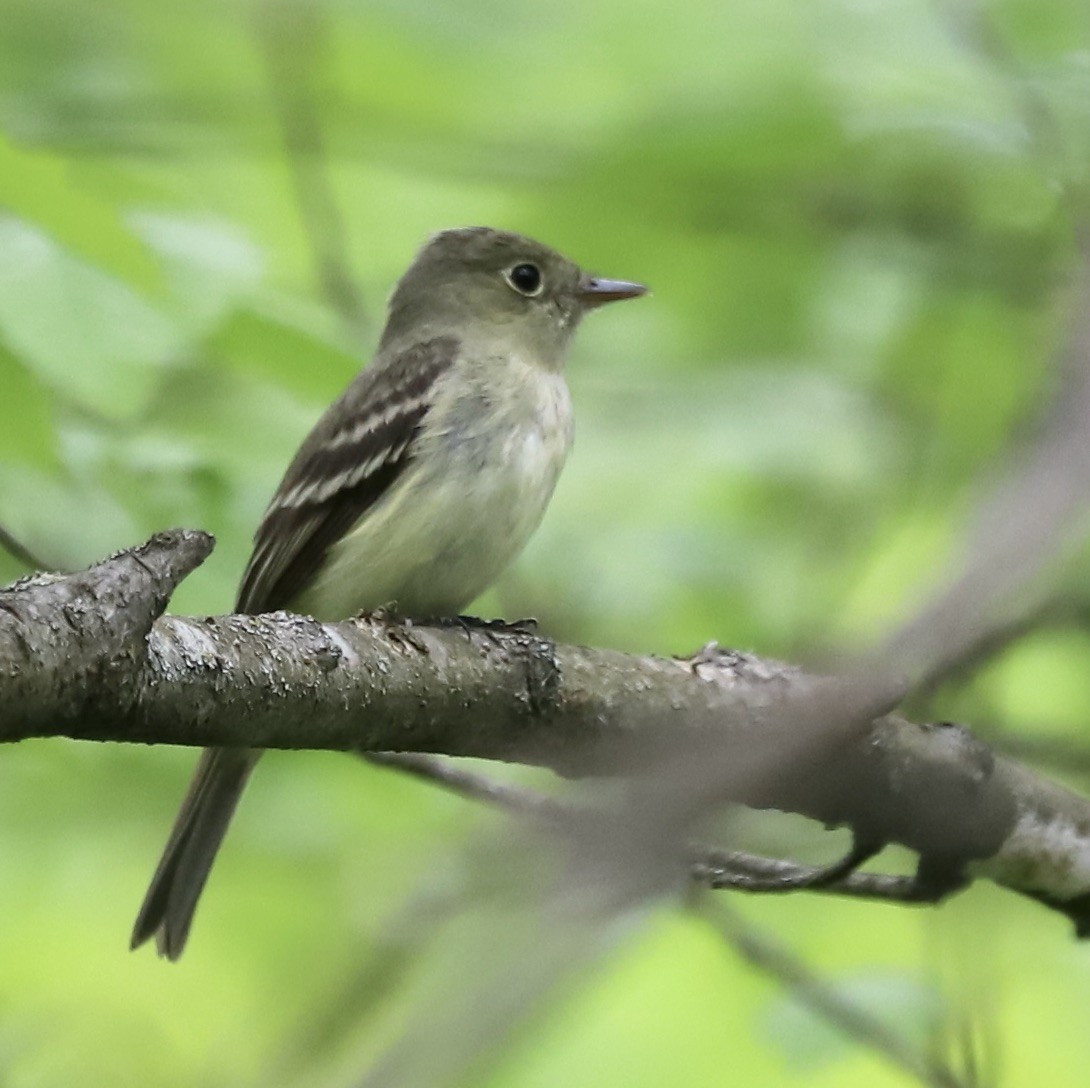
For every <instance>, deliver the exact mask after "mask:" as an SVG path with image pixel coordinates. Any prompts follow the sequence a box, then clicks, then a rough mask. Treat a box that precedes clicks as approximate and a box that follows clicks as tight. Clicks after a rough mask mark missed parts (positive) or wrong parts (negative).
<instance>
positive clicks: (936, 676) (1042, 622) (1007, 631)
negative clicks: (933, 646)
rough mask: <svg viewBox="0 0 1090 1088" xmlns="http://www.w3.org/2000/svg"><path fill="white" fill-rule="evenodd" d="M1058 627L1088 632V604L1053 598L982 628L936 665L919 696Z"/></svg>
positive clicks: (1070, 598) (961, 678)
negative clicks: (1031, 638)
mask: <svg viewBox="0 0 1090 1088" xmlns="http://www.w3.org/2000/svg"><path fill="white" fill-rule="evenodd" d="M1062 627H1078V628H1082V629H1083V630H1090V602H1088V601H1086V600H1085V599H1084V598H1082V597H1073V596H1062V597H1053V598H1050V599H1049V600H1047V601H1045V602H1044V603H1043V604H1041V605H1040V606H1039V607H1038V608H1035V609H1033V610H1032V611H1030V612H1028V613H1026V614H1024V615H1021V616H1015V617H1013V618H1011V619H1009V620H1008V621H1006V622H1005V623H997V624H995V625H994V626H992V627H989V628H986V629H985V630H983V631H981V633H980V635H979V637H978V638H977V639H975V640H970V641H968V642H967V643H966V644H965V645H964V646H962V647H961V652H960V653H957V654H951V655H950V656H949V657H947V658H946V660H944V661H942V662H940V663H939V664H938V665H936V667H935V668H934V669H932V670H931V672H930V673H929V675H928V677H927V681H926V683H925V684H924V685H922V686H921V690H920V694H921V695H923V696H928V695H933V694H934V693H935V692H936V691H937V690H938V689H939V688H940V687H942V686H943V685H944V684H949V683H955V684H956V683H960V682H963V681H965V680H967V679H969V678H970V677H971V676H972V675H973V674H974V673H976V672H977V671H979V670H980V669H982V668H984V667H985V666H986V665H988V664H989V663H990V662H992V661H994V660H995V658H997V657H998V656H999V655H1000V654H1002V653H1003V652H1004V651H1005V650H1006V649H1007V648H1008V647H1009V646H1012V645H1013V644H1014V643H1016V642H1018V641H1020V640H1021V639H1023V638H1025V637H1026V636H1027V635H1031V634H1033V633H1034V632H1035V631H1041V630H1049V629H1053V628H1062Z"/></svg>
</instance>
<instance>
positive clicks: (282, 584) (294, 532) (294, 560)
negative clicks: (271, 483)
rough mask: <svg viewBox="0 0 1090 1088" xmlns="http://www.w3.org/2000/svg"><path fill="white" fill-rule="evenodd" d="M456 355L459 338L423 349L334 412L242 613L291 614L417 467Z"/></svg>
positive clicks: (300, 475) (298, 472)
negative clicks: (439, 382)
mask: <svg viewBox="0 0 1090 1088" xmlns="http://www.w3.org/2000/svg"><path fill="white" fill-rule="evenodd" d="M457 352H458V343H457V341H456V340H454V339H452V338H450V337H438V338H436V339H434V340H428V341H425V342H424V343H421V344H417V345H415V346H414V347H412V348H411V349H409V350H407V351H405V352H403V353H401V354H400V355H399V356H398V357H397V358H395V359H393V360H391V361H390V362H389V363H388V364H387V365H385V366H383V367H381V368H380V369H377V370H372V369H370V368H369V369H367V370H364V371H363V372H362V373H361V374H360V375H359V377H357V378H356V380H355V381H354V382H353V383H352V385H350V386H349V387H348V389H347V390H345V392H344V394H343V395H342V396H341V398H340V399H339V400H338V401H336V403H334V404H333V405H332V406H331V407H330V408H329V409H328V411H327V412H326V413H325V415H324V416H323V417H322V418H321V419H320V420H319V421H318V423H317V424H316V425H315V427H314V430H312V431H311V433H310V434H309V435H308V436H307V439H306V441H304V443H303V445H302V446H301V447H300V449H299V452H298V453H297V454H296V456H295V459H294V460H293V461H292V463H291V465H290V466H289V467H288V470H287V472H286V473H285V474H284V479H283V480H282V481H281V483H280V486H279V488H277V491H276V494H275V495H274V496H273V499H272V502H271V503H270V504H269V509H268V510H267V511H266V513H265V517H264V518H263V519H262V522H261V525H260V526H259V527H258V530H257V533H256V534H255V536H254V550H253V554H252V555H251V557H250V562H249V564H248V565H247V567H246V571H245V573H244V574H243V576H242V583H241V585H240V586H239V591H238V603H237V605H236V611H238V612H250V613H255V612H272V611H275V610H276V609H278V608H287V607H290V605H291V602H292V601H293V600H294V599H295V598H296V597H297V596H298V595H299V593H300V592H301V591H302V590H303V589H304V588H305V587H306V586H307V584H308V583H309V582H310V580H311V579H312V578H313V577H314V574H315V573H316V572H317V570H318V568H319V567H320V566H321V564H322V560H323V559H324V558H325V556H326V553H327V552H328V551H329V549H330V547H331V546H332V545H333V544H334V543H335V542H336V541H337V540H339V539H340V538H341V537H342V536H343V535H344V534H345V533H347V532H348V531H349V530H350V529H351V528H352V526H353V525H354V524H355V523H356V522H357V521H358V520H359V518H360V517H361V516H362V515H363V514H364V512H365V511H366V510H367V509H368V508H369V507H371V506H373V505H374V504H375V503H376V502H377V501H378V500H379V499H380V498H381V497H382V496H383V495H384V494H385V493H386V492H387V490H389V488H390V487H391V485H392V484H393V483H394V481H395V480H396V479H397V478H398V477H399V476H400V475H401V473H402V472H404V471H405V468H406V466H407V465H408V464H409V463H410V462H411V461H412V458H413V448H414V441H413V440H414V438H415V436H416V433H417V431H418V429H419V427H420V424H421V422H422V420H423V418H424V416H425V414H426V413H427V410H428V404H429V403H430V397H429V395H428V394H429V391H430V389H431V387H432V386H433V385H434V383H435V380H436V379H437V378H438V377H439V375H440V374H442V373H443V371H445V370H446V369H447V368H448V367H450V366H451V365H452V364H453V362H454V360H455V357H456V355H457Z"/></svg>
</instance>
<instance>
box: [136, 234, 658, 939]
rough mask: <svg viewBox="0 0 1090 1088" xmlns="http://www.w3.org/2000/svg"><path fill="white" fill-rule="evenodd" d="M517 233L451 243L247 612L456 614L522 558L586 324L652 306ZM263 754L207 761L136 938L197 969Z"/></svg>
mask: <svg viewBox="0 0 1090 1088" xmlns="http://www.w3.org/2000/svg"><path fill="white" fill-rule="evenodd" d="M644 290H645V289H644V288H643V287H641V286H640V285H639V284H634V283H628V282H625V281H616V280H604V279H599V278H594V277H591V276H588V275H586V274H585V273H583V272H581V271H580V269H579V268H578V267H577V266H576V265H574V264H573V263H572V262H571V261H569V260H567V259H566V258H564V257H562V256H561V255H560V254H559V253H557V252H555V251H554V250H552V249H549V248H548V247H547V246H544V245H541V244H540V243H538V242H535V241H532V240H531V239H529V238H524V237H522V236H521V235H518V234H511V233H507V232H504V231H497V230H492V229H490V228H486V227H472V228H465V229H460V230H450V231H444V232H442V233H441V234H437V235H435V236H434V237H433V238H432V239H431V240H430V241H429V242H428V244H427V245H425V246H424V248H423V249H422V250H421V251H420V253H419V254H418V255H417V257H416V259H415V261H414V262H413V264H412V265H411V267H410V268H409V270H408V271H407V272H406V273H405V275H404V276H403V277H402V278H401V280H400V282H399V283H398V285H397V288H396V289H395V291H394V293H393V295H392V297H391V299H390V307H389V314H388V318H387V323H386V328H385V330H384V332H383V334H382V339H381V341H380V343H379V348H378V352H377V354H376V355H375V358H374V360H373V361H372V363H371V364H370V366H368V367H367V368H366V369H364V370H363V371H361V372H360V374H359V375H357V377H356V379H355V380H354V381H353V383H352V384H351V385H350V386H349V387H348V389H347V390H346V391H345V393H344V394H343V395H342V396H341V397H340V399H338V400H337V401H336V402H335V403H334V404H333V405H332V406H331V407H330V408H329V409H328V410H327V411H326V413H325V414H324V415H323V416H322V418H321V419H320V420H319V421H318V423H317V424H316V425H315V427H314V429H313V430H312V431H311V433H310V435H309V436H308V437H307V438H306V440H305V441H304V442H303V445H302V446H301V447H300V449H299V452H298V453H297V454H296V456H295V458H294V460H293V461H292V463H291V465H290V466H289V468H288V470H287V472H286V473H285V475H284V479H283V481H282V482H281V484H280V487H279V488H278V489H277V492H276V494H275V495H274V496H273V499H272V502H271V503H270V505H269V509H268V511H267V512H266V514H265V517H264V519H263V520H262V522H261V525H260V527H259V528H258V531H257V534H256V536H255V540H254V550H253V554H252V556H251V558H250V562H249V564H248V566H247V568H246V572H245V574H244V575H243V578H242V584H241V587H240V589H239V596H238V602H237V611H239V612H250V613H257V612H268V611H273V610H275V609H279V608H288V609H291V610H293V611H297V612H303V613H307V614H309V615H313V616H315V617H317V618H318V619H321V620H339V619H345V618H347V617H349V616H352V615H355V614H356V613H358V612H361V611H364V610H368V609H374V608H378V607H380V606H384V605H385V606H393V607H395V608H396V609H397V610H398V611H399V612H401V613H402V614H404V615H408V616H417V617H434V616H442V615H450V614H454V613H456V612H458V610H459V609H462V608H464V607H465V606H466V605H467V604H469V602H470V601H472V600H473V599H474V598H475V597H476V596H477V595H478V594H480V593H481V592H482V591H483V590H484V589H486V588H487V587H488V586H489V585H490V584H491V583H492V582H493V581H494V580H495V578H496V577H497V576H498V575H499V573H500V572H501V571H502V570H503V569H504V567H506V566H507V565H508V563H510V562H511V560H512V559H514V557H515V556H516V555H517V554H518V553H519V551H521V549H522V547H523V546H524V545H525V543H526V541H527V539H528V538H529V536H530V534H531V533H532V532H533V531H534V529H535V528H536V527H537V525H538V523H539V522H540V520H541V517H542V515H543V514H544V512H545V507H546V505H547V504H548V501H549V499H550V497H551V496H552V493H553V488H554V487H555V485H556V481H557V478H558V476H559V474H560V470H561V468H562V467H563V465H564V461H565V458H566V457H567V453H568V449H569V447H570V445H571V439H572V415H571V401H570V399H569V397H568V390H567V386H566V384H565V382H564V377H563V367H564V361H565V359H566V357H567V352H568V348H569V345H570V343H571V338H572V335H573V333H574V332H575V329H576V327H577V326H578V324H579V322H580V320H581V318H582V317H583V315H584V314H585V313H586V312H587V311H588V310H589V309H591V308H593V307H595V306H597V305H600V304H601V303H603V302H609V301H612V300H615V299H623V298H634V297H636V296H637V295H640V294H643V293H644ZM259 756H260V751H258V750H238V749H208V750H206V751H205V752H204V754H203V755H202V757H201V761H200V764H199V766H198V768H197V773H196V775H195V776H194V779H193V782H192V784H191V785H190V788H189V792H188V793H187V795H186V797H185V800H184V801H183V803H182V808H181V811H180V812H179V814H178V817H177V820H176V821H175V824H174V829H173V831H172V832H171V836H170V839H169V841H168V842H167V846H166V849H165V850H164V852H163V857H162V860H161V861H160V862H159V867H158V869H157V870H156V872H155V876H154V877H153V878H152V882H151V887H150V888H149V889H148V893H147V896H146V897H145V900H144V904H143V906H142V907H141V909H140V914H139V916H138V917H137V920H136V925H135V928H134V930H133V937H132V945H133V947H134V948H135V947H136V946H137V945H140V944H142V943H143V942H144V941H146V940H147V939H148V938H149V937H151V936H153V935H154V936H156V938H157V943H158V947H159V951H160V953H162V954H163V955H165V956H168V957H169V958H170V959H176V958H177V957H178V956H179V955H181V953H182V950H183V948H184V947H185V942H186V938H187V936H188V934H189V928H190V925H191V923H192V920H193V912H194V910H195V909H196V905H197V900H198V899H199V897H200V893H201V890H202V889H203V887H204V884H205V881H206V879H207V877H208V873H209V871H210V869H211V867H212V862H213V860H214V859H215V856H216V852H217V850H218V849H219V846H220V843H221V842H222V841H223V836H224V834H225V833H226V830H227V825H228V823H229V821H230V819H231V815H232V813H233V812H234V809H235V806H236V805H237V803H238V799H239V797H240V796H241V794H242V791H243V789H244V788H245V785H246V781H247V779H248V778H249V775H250V772H251V771H252V770H253V767H254V764H255V763H256V762H257V759H258V757H259Z"/></svg>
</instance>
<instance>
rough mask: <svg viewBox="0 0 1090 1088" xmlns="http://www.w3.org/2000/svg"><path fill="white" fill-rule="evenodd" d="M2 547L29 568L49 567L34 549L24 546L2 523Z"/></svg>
mask: <svg viewBox="0 0 1090 1088" xmlns="http://www.w3.org/2000/svg"><path fill="white" fill-rule="evenodd" d="M0 548H3V549H4V551H6V552H7V553H8V555H10V556H11V557H12V559H15V560H17V561H18V562H20V563H22V564H23V566H24V567H26V568H27V570H48V569H49V565H48V564H47V563H43V562H42V561H41V560H40V559H39V558H38V557H37V556H36V555H35V554H34V553H33V552H32V551H30V550H29V549H27V548H26V547H24V546H23V544H21V543H20V542H19V541H18V540H16V539H15V537H13V536H12V535H11V533H9V532H8V531H7V529H5V528H4V526H3V525H0Z"/></svg>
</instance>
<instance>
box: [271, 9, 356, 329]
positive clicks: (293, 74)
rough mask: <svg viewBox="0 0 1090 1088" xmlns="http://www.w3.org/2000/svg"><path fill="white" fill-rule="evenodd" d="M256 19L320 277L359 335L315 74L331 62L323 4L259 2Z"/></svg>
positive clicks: (339, 311) (338, 309) (301, 212)
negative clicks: (260, 4) (261, 3)
mask: <svg viewBox="0 0 1090 1088" xmlns="http://www.w3.org/2000/svg"><path fill="white" fill-rule="evenodd" d="M258 19H259V23H258V36H259V39H260V41H261V45H262V49H263V53H264V56H265V63H266V68H267V70H268V78H269V91H270V94H271V97H272V102H273V106H274V108H275V110H276V118H277V123H278V124H279V127H280V134H281V139H282V140H283V144H284V154H285V155H286V157H287V162H288V167H289V169H290V170H291V181H292V187H293V189H294V191H295V200H296V203H297V205H298V208H299V216H300V219H301V220H302V224H303V230H304V233H305V234H306V237H307V241H308V243H309V245H310V251H311V256H312V259H313V261H314V267H315V271H316V273H317V275H318V281H319V283H320V284H321V287H322V291H323V292H324V294H325V297H326V300H327V301H328V303H329V305H330V306H331V307H332V308H333V310H334V312H335V313H337V314H338V315H339V316H340V318H341V320H342V321H343V322H344V325H345V327H346V328H347V329H348V331H349V332H350V333H351V334H352V335H353V336H354V337H355V336H359V335H360V334H361V333H362V332H363V329H364V326H365V324H366V314H365V309H364V305H363V294H362V292H361V290H360V287H359V284H358V283H357V282H356V279H355V276H354V275H353V273H352V264H351V261H350V260H349V258H348V248H347V244H346V239H347V231H346V229H345V224H344V218H343V216H342V215H341V211H340V207H339V205H338V203H337V198H336V195H335V194H334V192H333V185H332V183H331V181H330V177H329V166H328V155H327V153H326V147H325V140H324V137H323V134H322V123H321V117H320V113H319V109H318V103H317V98H318V90H317V87H316V83H317V80H318V78H319V75H320V73H322V72H325V71H327V70H329V69H330V68H331V67H332V61H331V59H330V57H329V51H328V42H327V40H326V36H327V34H328V27H327V26H326V25H325V19H324V12H323V10H322V8H321V5H320V4H299V3H292V2H290V0H288V2H284V0H274V2H273V3H269V4H264V5H262V6H261V7H260V8H259V11H258Z"/></svg>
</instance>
